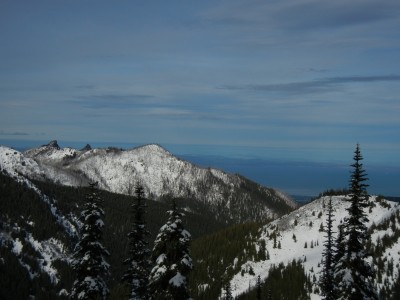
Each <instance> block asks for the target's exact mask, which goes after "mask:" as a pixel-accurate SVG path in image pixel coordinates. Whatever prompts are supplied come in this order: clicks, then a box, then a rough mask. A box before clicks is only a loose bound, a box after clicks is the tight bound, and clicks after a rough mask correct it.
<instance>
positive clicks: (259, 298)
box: [257, 275, 262, 300]
mask: <svg viewBox="0 0 400 300" xmlns="http://www.w3.org/2000/svg"><path fill="white" fill-rule="evenodd" d="M257 300H262V293H261V277H260V275H258V277H257Z"/></svg>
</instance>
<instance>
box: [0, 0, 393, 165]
mask: <svg viewBox="0 0 400 300" xmlns="http://www.w3.org/2000/svg"><path fill="white" fill-rule="evenodd" d="M0 38H1V43H0V141H10V140H11V141H12V140H27V141H36V140H38V141H39V140H40V141H45V140H47V141H50V140H52V139H57V140H62V141H66V142H67V141H76V142H82V143H83V145H84V144H85V143H86V142H88V143H93V142H108V143H115V144H118V143H127V144H132V145H137V144H146V143H158V144H161V145H167V147H171V148H172V149H173V150H175V149H177V151H178V152H181V153H186V154H196V155H197V154H201V153H206V154H208V155H222V156H240V157H242V158H243V157H244V158H254V157H257V158H260V157H261V158H269V159H293V160H310V161H322V162H336V161H349V160H351V158H352V155H353V151H354V149H355V145H356V143H360V144H361V149H362V151H363V153H364V157H365V158H367V159H368V160H369V161H370V162H371V163H374V164H383V165H391V166H398V167H400V118H399V115H400V1H398V0H379V1H378V0H376V1H371V0H351V1H349V0H336V1H322V0H279V1H275V0H269V1H253V0H246V1H244V0H229V1H215V0H213V1H207V0H205V1H189V0H188V1H173V0H172V1H133V0H130V1H123V0H121V1H103V0H96V1H93V0H80V1H76V0H56V1H55V0H51V1H50V0H49V1H42V0H38V1H19V0H0Z"/></svg>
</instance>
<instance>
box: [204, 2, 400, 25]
mask: <svg viewBox="0 0 400 300" xmlns="http://www.w3.org/2000/svg"><path fill="white" fill-rule="evenodd" d="M399 15H400V2H398V1H395V0H389V1H373V0H367V1H365V0H354V1H345V0H338V1H319V0H313V1H302V0H295V1H291V0H285V1H276V2H260V1H242V0H240V1H236V2H233V1H232V2H230V3H229V4H226V3H224V5H223V6H221V7H217V8H214V9H213V10H210V11H209V12H208V14H206V15H205V16H204V19H205V20H207V21H209V22H213V23H216V24H223V25H237V26H243V25H249V26H263V27H264V26H265V28H269V29H271V28H272V29H274V28H275V29H276V28H281V29H290V30H304V29H318V28H330V27H343V26H351V25H359V24H367V23H374V22H378V21H382V20H390V19H398V18H399Z"/></svg>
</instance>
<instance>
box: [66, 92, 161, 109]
mask: <svg viewBox="0 0 400 300" xmlns="http://www.w3.org/2000/svg"><path fill="white" fill-rule="evenodd" d="M151 98H153V96H151V95H142V94H130V95H117V94H114V95H113V94H105V95H93V96H85V97H81V98H79V99H76V100H71V101H68V102H70V103H73V104H77V105H80V106H82V107H84V108H92V109H103V108H113V109H127V108H133V107H138V106H141V105H144V104H145V103H146V101H148V100H149V99H151Z"/></svg>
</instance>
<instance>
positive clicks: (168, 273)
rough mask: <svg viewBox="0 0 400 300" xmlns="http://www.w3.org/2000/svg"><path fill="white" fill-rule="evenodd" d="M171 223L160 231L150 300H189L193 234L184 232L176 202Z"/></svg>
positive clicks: (169, 213)
mask: <svg viewBox="0 0 400 300" xmlns="http://www.w3.org/2000/svg"><path fill="white" fill-rule="evenodd" d="M167 213H168V215H169V218H168V221H167V223H166V224H165V225H163V226H162V227H161V228H160V231H159V233H158V235H157V237H156V240H155V242H154V248H153V252H152V260H153V262H154V264H155V266H154V267H153V269H152V270H151V273H150V276H149V285H148V286H149V292H150V294H151V295H150V299H151V300H161V299H163V300H164V299H165V300H167V299H168V300H169V299H171V300H172V299H173V300H186V299H190V296H189V291H188V275H189V273H190V271H191V270H192V269H193V264H192V258H191V257H190V252H189V244H190V240H191V236H190V233H189V232H188V231H187V230H185V229H184V226H183V222H182V217H183V214H182V213H180V212H179V211H178V209H177V207H176V203H175V201H174V202H173V205H172V210H170V211H168V212H167Z"/></svg>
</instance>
